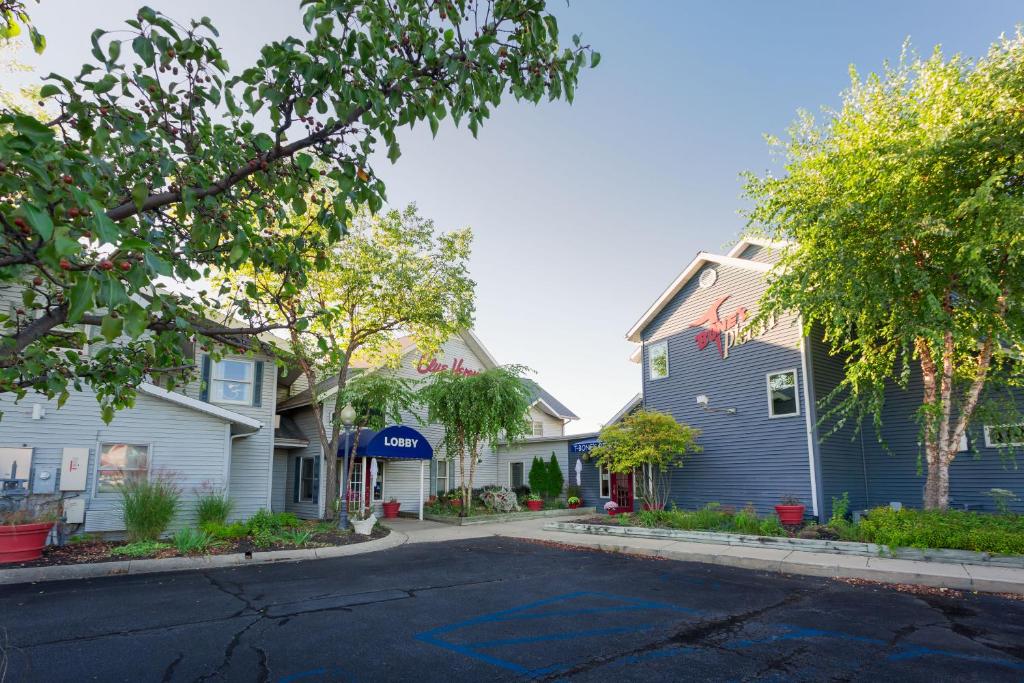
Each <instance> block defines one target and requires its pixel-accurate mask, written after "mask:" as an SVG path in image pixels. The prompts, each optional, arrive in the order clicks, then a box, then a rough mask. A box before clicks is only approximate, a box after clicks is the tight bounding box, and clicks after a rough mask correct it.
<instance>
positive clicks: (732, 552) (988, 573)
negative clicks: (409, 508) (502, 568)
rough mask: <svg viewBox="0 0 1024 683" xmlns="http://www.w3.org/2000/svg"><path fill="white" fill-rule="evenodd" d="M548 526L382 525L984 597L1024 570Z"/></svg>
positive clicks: (418, 539) (438, 537) (1006, 587)
mask: <svg viewBox="0 0 1024 683" xmlns="http://www.w3.org/2000/svg"><path fill="white" fill-rule="evenodd" d="M547 521H548V520H544V519H531V520H524V521H521V522H508V523H504V524H477V525H473V526H451V525H447V524H439V523H437V522H429V521H422V522H421V521H419V520H413V519H396V520H387V522H386V524H387V525H388V526H389V527H390V528H392V529H394V530H396V531H400V532H402V534H404V535H405V536H406V537H407V538H408V541H407V543H437V542H441V541H456V540H465V539H469V538H483V537H488V536H504V537H507V538H521V539H526V540H532V541H546V542H550V543H564V544H566V545H572V546H578V547H584V548H592V549H594V550H602V551H605V552H619V553H628V554H631V555H643V556H648V557H658V558H662V559H667V560H679V561H682V562H703V563H706V564H719V565H727V566H731V567H742V568H745V569H757V570H762V571H771V572H778V573H781V574H803V575H807V576H826V577H831V578H849V579H867V580H870V581H882V582H885V583H912V584H920V585H924V586H935V587H938V588H953V589H957V590H967V591H979V592H985V593H1020V594H1024V570H1021V569H1014V568H1010V567H988V566H984V565H976V564H970V565H969V564H951V563H950V564H947V563H940V562H923V561H917V560H896V559H889V558H884V557H861V556H854V555H838V554H834V553H816V552H805V551H798V550H780V549H774V548H748V547H741V546H729V545H718V544H714V543H690V542H686V541H671V540H667V539H653V538H629V537H612V536H605V535H596V534H595V535H590V534H576V533H566V532H562V531H550V530H546V529H544V524H546V523H547Z"/></svg>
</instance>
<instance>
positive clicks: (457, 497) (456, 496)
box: [448, 489, 462, 510]
mask: <svg viewBox="0 0 1024 683" xmlns="http://www.w3.org/2000/svg"><path fill="white" fill-rule="evenodd" d="M448 505H450V506H452V508H454V509H456V510H459V509H461V508H462V489H455V490H454V491H449V492H448Z"/></svg>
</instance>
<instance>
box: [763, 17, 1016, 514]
mask: <svg viewBox="0 0 1024 683" xmlns="http://www.w3.org/2000/svg"><path fill="white" fill-rule="evenodd" d="M851 81H852V82H851V85H850V87H849V89H848V90H847V91H846V92H845V93H844V94H843V99H842V106H841V107H840V108H839V109H838V110H836V111H828V112H826V113H825V116H824V120H823V121H820V122H819V121H816V120H815V119H814V118H813V117H811V116H810V115H808V114H802V115H801V116H800V118H799V120H798V121H797V122H796V124H795V125H794V126H793V128H792V129H791V131H790V136H789V139H788V140H786V141H778V140H775V141H774V142H775V144H776V146H777V148H778V149H780V151H781V153H782V155H783V159H784V166H785V168H784V172H783V173H781V174H779V175H774V174H768V175H765V176H763V177H756V176H753V175H749V176H748V178H747V185H746V191H747V194H748V196H749V198H750V199H751V200H752V201H753V203H754V208H753V209H752V210H751V211H750V213H749V219H750V225H751V228H752V229H754V230H757V231H766V232H767V233H768V234H770V235H771V236H773V237H775V238H777V239H783V240H787V241H789V242H791V245H790V246H789V247H788V248H787V249H786V250H785V253H784V255H783V257H782V259H781V261H780V263H779V265H778V267H777V268H776V269H775V271H774V273H773V275H772V277H771V278H770V284H769V287H768V290H767V292H766V294H765V296H764V300H763V301H762V308H761V311H760V312H759V315H771V314H773V313H780V312H782V311H790V310H796V311H799V312H800V313H801V314H802V316H803V321H804V324H805V326H806V331H807V332H810V331H811V329H812V328H818V329H821V330H822V331H823V335H824V339H825V342H826V344H828V346H829V348H830V349H831V351H832V353H834V354H836V355H837V356H838V357H840V358H841V359H842V360H843V362H844V364H845V366H844V377H843V381H842V383H841V384H840V385H839V387H838V388H837V389H836V391H835V392H833V393H832V395H831V396H829V397H828V399H827V401H826V406H827V407H826V409H825V410H824V411H823V413H822V419H823V421H830V422H831V424H832V427H833V428H835V429H838V428H840V427H842V426H843V424H845V423H846V422H847V421H850V420H852V421H854V423H855V424H856V425H857V427H858V428H859V427H860V425H861V423H862V421H865V420H872V421H874V423H875V425H876V426H878V427H880V426H881V415H882V408H883V405H884V402H885V391H886V388H887V387H891V386H894V385H895V386H899V387H902V388H907V387H908V386H911V381H912V378H914V377H920V378H921V381H922V384H923V389H922V394H921V399H922V408H921V410H920V412H919V416H920V422H921V431H922V434H921V442H922V443H923V444H924V454H925V461H926V463H927V473H928V476H927V483H926V486H925V493H924V501H925V506H926V507H945V506H946V504H947V502H948V498H949V478H948V477H949V473H948V467H949V463H950V462H952V460H953V459H954V458H955V457H956V454H957V451H958V450H959V444H960V441H961V437H962V436H963V435H964V433H965V430H966V428H967V426H968V424H969V423H970V421H971V420H972V418H973V417H974V416H975V415H976V411H977V408H978V405H979V401H980V400H982V399H983V398H985V397H990V398H995V397H997V396H999V395H1000V393H1001V390H1002V389H1004V388H1006V387H1012V386H1019V385H1020V383H1021V381H1022V378H1024V374H1022V370H1024V366H1022V363H1021V359H1022V358H1024V355H1022V354H1024V304H1022V302H1024V125H1022V124H1024V38H1022V36H1021V35H1017V36H1014V37H1010V38H1004V39H1001V40H999V41H998V42H996V43H995V44H993V45H992V47H991V49H990V50H989V51H988V53H987V54H986V55H985V56H984V57H982V58H981V59H978V60H977V61H972V60H969V59H966V58H964V57H961V56H959V55H957V56H954V57H952V58H948V59H947V58H946V57H945V56H944V55H943V54H942V53H941V52H940V51H939V50H938V49H936V51H935V52H934V53H932V54H931V55H930V56H929V57H927V58H918V57H915V56H914V55H913V54H911V53H910V52H908V51H905V52H904V55H903V57H902V58H901V59H900V61H899V63H898V64H896V65H894V66H887V67H886V69H885V70H884V71H883V72H882V73H880V74H870V75H869V76H867V77H863V78H862V77H861V76H860V75H858V74H857V73H856V72H855V71H852V70H851Z"/></svg>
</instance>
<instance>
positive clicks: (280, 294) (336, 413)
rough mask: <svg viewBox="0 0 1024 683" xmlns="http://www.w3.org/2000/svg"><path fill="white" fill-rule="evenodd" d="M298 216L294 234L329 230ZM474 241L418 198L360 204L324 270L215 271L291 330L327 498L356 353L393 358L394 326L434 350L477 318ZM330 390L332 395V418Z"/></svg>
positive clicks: (224, 289)
mask: <svg viewBox="0 0 1024 683" xmlns="http://www.w3.org/2000/svg"><path fill="white" fill-rule="evenodd" d="M291 221H292V223H293V224H294V225H295V227H294V230H295V231H296V232H298V231H302V232H303V233H305V234H313V235H317V234H321V235H322V234H323V233H324V232H326V231H327V230H328V229H329V227H328V226H324V225H322V224H320V223H319V222H318V219H317V216H316V215H304V214H296V215H294V216H293V217H292V218H291ZM471 240H472V233H471V232H470V231H469V230H468V229H465V230H456V231H452V232H447V233H439V232H437V231H436V230H435V228H434V223H433V221H430V220H428V219H425V218H423V217H422V216H420V215H419V213H418V211H417V210H416V207H415V205H410V206H408V207H406V208H405V209H404V210H403V211H397V210H392V211H387V212H385V213H380V214H377V215H372V214H371V213H370V212H369V211H368V210H365V209H363V210H359V211H356V212H353V213H352V214H351V218H350V219H349V225H348V227H347V234H346V236H345V238H344V239H342V240H341V241H340V242H337V243H335V245H334V246H333V247H331V248H329V249H328V251H327V254H326V261H327V263H326V265H325V266H324V268H323V269H322V270H315V271H312V272H311V273H309V274H308V276H307V277H306V278H305V280H304V282H303V283H301V284H300V283H299V282H296V281H294V280H291V279H289V278H288V277H287V275H282V274H280V273H278V272H276V271H275V270H273V269H256V268H253V267H251V266H248V265H241V266H239V267H237V268H235V269H233V270H230V271H227V272H226V273H223V274H221V275H218V277H216V278H215V279H214V282H215V283H216V284H218V285H219V286H220V290H219V292H220V293H221V294H222V295H224V296H227V297H229V298H231V299H233V300H236V301H237V302H238V307H239V308H238V310H239V315H240V316H241V317H244V318H248V317H253V316H258V317H260V318H261V319H264V320H267V321H269V322H270V323H272V324H274V325H277V326H279V327H282V328H284V329H286V330H287V333H288V335H289V346H290V350H291V355H292V357H293V362H294V363H295V365H296V366H297V367H298V368H299V369H300V371H301V372H302V374H303V375H304V376H305V378H306V381H307V383H308V385H309V387H310V393H311V396H310V401H311V403H310V405H311V407H312V409H313V413H314V415H315V417H316V423H317V425H318V436H319V438H320V443H321V446H322V447H323V452H324V453H325V458H326V462H325V463H324V465H325V468H324V476H325V479H326V482H325V483H326V487H327V489H326V490H327V494H326V496H325V500H326V501H328V502H329V501H333V500H334V498H335V497H336V495H337V493H336V492H337V490H338V488H337V483H338V477H337V468H336V461H335V458H334V457H332V454H336V453H338V448H339V446H341V445H342V444H341V438H342V430H343V425H342V423H341V409H342V408H343V407H344V406H345V403H346V401H347V400H349V394H348V392H347V391H346V385H347V382H348V378H349V371H350V368H351V366H352V361H353V360H354V359H356V358H363V359H366V360H368V361H371V362H372V363H374V364H375V365H380V366H389V365H394V364H395V363H397V361H398V354H397V349H396V348H395V343H394V341H395V335H396V334H397V333H399V332H405V333H407V334H409V335H411V337H412V338H413V340H414V341H415V343H416V346H417V347H418V348H419V349H420V350H421V351H422V352H423V353H427V354H429V353H432V352H436V350H437V349H439V348H440V346H441V344H443V343H444V342H445V341H446V340H447V339H448V338H449V337H451V336H452V335H454V334H456V333H458V332H460V331H462V330H465V329H468V328H469V327H470V326H471V325H472V322H473V311H474V293H473V290H474V287H475V283H474V282H473V280H472V279H470V277H469V274H468V262H469V254H470V243H471ZM314 244H315V242H314ZM313 248H316V249H318V248H319V247H313ZM308 257H310V258H313V257H314V255H313V254H309V255H308ZM370 386H374V385H372V384H371V385H370ZM385 388H386V387H385ZM328 391H333V392H334V396H333V399H331V400H330V405H331V406H332V407H331V408H330V409H329V410H328V411H327V412H328V417H327V418H326V419H325V416H324V415H323V409H322V407H323V406H324V401H325V398H328V397H327V392H328ZM331 507H332V506H330V505H328V506H327V513H328V514H330V512H331Z"/></svg>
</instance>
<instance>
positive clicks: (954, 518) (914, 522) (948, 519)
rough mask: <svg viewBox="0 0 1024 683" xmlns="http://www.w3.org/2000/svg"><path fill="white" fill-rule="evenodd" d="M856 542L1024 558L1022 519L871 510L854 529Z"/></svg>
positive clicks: (955, 512)
mask: <svg viewBox="0 0 1024 683" xmlns="http://www.w3.org/2000/svg"><path fill="white" fill-rule="evenodd" d="M856 533H857V536H858V538H859V540H862V541H867V542H869V543H878V544H880V545H887V546H890V547H893V548H904V547H909V548H949V549H952V550H974V551H977V552H990V553H1000V554H1007V555H1021V554H1024V515H1017V514H1001V515H992V514H983V513H977V512H964V511H962V510H942V511H940V510H912V509H908V508H903V509H902V510H893V509H891V508H889V507H879V508H875V509H873V510H871V511H870V512H869V513H868V514H867V516H866V517H865V518H864V519H863V520H861V522H860V524H859V525H857V527H856Z"/></svg>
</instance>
